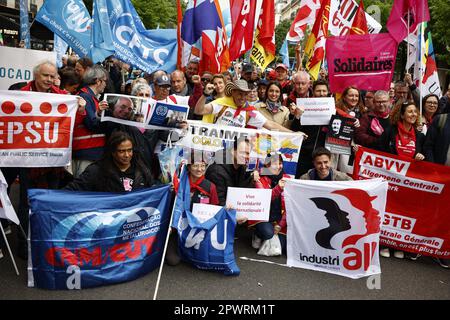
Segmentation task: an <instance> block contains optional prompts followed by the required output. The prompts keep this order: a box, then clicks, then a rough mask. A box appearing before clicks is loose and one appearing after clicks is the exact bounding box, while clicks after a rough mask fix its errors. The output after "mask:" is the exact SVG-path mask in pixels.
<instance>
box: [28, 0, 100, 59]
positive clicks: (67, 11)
mask: <svg viewBox="0 0 450 320" xmlns="http://www.w3.org/2000/svg"><path fill="white" fill-rule="evenodd" d="M36 20H37V21H39V22H40V23H42V24H43V25H44V26H46V27H47V28H49V29H50V30H51V31H52V32H54V33H55V34H57V35H58V36H60V37H61V38H62V39H63V40H64V41H65V42H66V43H67V44H68V45H69V46H70V47H71V48H72V49H73V50H74V51H75V52H76V53H77V54H78V55H79V56H80V57H84V56H86V55H87V54H88V53H89V48H90V46H91V16H90V14H89V12H88V11H87V9H86V6H85V5H84V3H83V1H81V0H69V1H60V0H46V1H44V4H43V5H42V7H41V9H40V10H39V12H38V13H37V15H36Z"/></svg>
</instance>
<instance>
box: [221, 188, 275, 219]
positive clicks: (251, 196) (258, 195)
mask: <svg viewBox="0 0 450 320" xmlns="http://www.w3.org/2000/svg"><path fill="white" fill-rule="evenodd" d="M271 199H272V190H271V189H253V188H231V187H229V188H228V192H227V201H226V203H227V206H231V207H232V208H234V209H236V216H237V217H238V218H240V217H246V218H248V220H257V221H269V214H270V202H271Z"/></svg>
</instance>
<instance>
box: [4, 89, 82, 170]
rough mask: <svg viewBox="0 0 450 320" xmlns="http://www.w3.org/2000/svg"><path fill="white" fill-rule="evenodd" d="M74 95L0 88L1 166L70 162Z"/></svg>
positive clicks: (75, 103) (66, 163)
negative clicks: (2, 89) (0, 89)
mask: <svg viewBox="0 0 450 320" xmlns="http://www.w3.org/2000/svg"><path fill="white" fill-rule="evenodd" d="M77 106H78V103H77V98H76V97H75V96H71V95H63V94H52V93H39V92H25V91H0V167H63V166H66V165H69V164H70V159H71V156H72V132H73V126H74V121H75V113H76V112H77Z"/></svg>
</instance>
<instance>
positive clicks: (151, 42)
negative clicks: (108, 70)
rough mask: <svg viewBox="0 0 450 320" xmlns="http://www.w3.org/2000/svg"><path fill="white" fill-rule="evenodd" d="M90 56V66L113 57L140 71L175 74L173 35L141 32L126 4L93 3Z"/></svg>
mask: <svg viewBox="0 0 450 320" xmlns="http://www.w3.org/2000/svg"><path fill="white" fill-rule="evenodd" d="M93 12H94V14H93V17H94V19H93V20H94V23H93V26H92V48H91V56H92V59H93V61H94V62H100V61H103V60H104V59H105V58H106V57H108V56H110V55H112V54H114V55H115V56H116V57H117V58H119V59H120V60H122V61H124V62H126V63H128V64H130V65H132V66H135V67H136V68H138V69H140V70H144V71H145V72H148V73H152V72H153V71H155V70H157V69H163V70H166V71H168V72H171V71H173V70H175V68H176V63H177V49H176V46H177V37H176V31H175V30H173V32H166V33H162V34H158V36H155V33H153V32H150V30H145V28H144V25H143V23H142V21H141V20H140V18H139V15H138V14H137V12H136V10H135V9H134V7H133V5H132V4H131V2H130V1H129V0H108V1H106V0H96V1H95V2H94V10H93Z"/></svg>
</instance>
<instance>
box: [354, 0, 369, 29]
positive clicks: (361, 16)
mask: <svg viewBox="0 0 450 320" xmlns="http://www.w3.org/2000/svg"><path fill="white" fill-rule="evenodd" d="M368 33H369V29H368V28H367V20H366V13H365V12H364V3H363V2H362V0H361V1H360V2H359V7H358V11H356V15H355V19H353V23H352V28H351V29H350V34H368Z"/></svg>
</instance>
